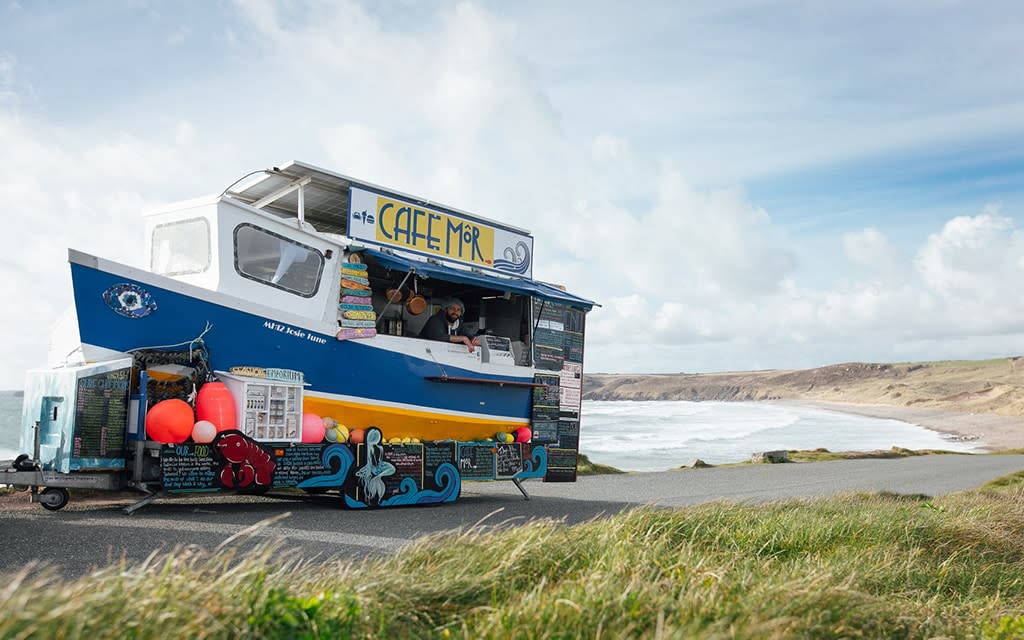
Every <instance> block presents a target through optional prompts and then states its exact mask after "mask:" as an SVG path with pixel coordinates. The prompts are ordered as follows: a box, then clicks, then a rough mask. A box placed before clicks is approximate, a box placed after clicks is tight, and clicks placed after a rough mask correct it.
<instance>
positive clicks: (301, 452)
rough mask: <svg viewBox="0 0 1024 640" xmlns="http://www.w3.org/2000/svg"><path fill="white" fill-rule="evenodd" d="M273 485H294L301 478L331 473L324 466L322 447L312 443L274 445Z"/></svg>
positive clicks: (306, 478)
mask: <svg viewBox="0 0 1024 640" xmlns="http://www.w3.org/2000/svg"><path fill="white" fill-rule="evenodd" d="M273 455H274V461H275V463H276V465H277V467H276V468H275V469H274V486H275V487H294V486H297V485H298V484H299V483H300V482H302V481H303V480H308V479H310V478H314V477H317V476H325V475H331V473H332V472H331V470H330V469H327V468H325V467H324V463H323V447H322V446H321V445H314V444H301V445H293V446H281V447H274V451H273Z"/></svg>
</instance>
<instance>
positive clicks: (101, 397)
mask: <svg viewBox="0 0 1024 640" xmlns="http://www.w3.org/2000/svg"><path fill="white" fill-rule="evenodd" d="M129 373H130V370H129V369H118V370H115V371H108V372H106V373H98V374H95V375H91V376H84V377H82V378H79V379H78V384H77V388H76V397H75V427H74V432H73V434H72V456H73V457H75V458H80V459H88V458H92V459H97V458H100V459H103V458H105V459H108V460H109V459H111V458H117V459H119V462H120V463H121V464H120V465H118V466H124V447H125V436H126V433H127V429H128V382H129ZM82 466H85V465H82Z"/></svg>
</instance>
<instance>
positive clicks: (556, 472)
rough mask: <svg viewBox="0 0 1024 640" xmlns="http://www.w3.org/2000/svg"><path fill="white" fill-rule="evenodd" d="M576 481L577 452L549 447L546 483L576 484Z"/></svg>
mask: <svg viewBox="0 0 1024 640" xmlns="http://www.w3.org/2000/svg"><path fill="white" fill-rule="evenodd" d="M575 480H576V450H575V449H560V448H558V447H548V471H547V473H546V474H545V475H544V481H545V482H574V481H575Z"/></svg>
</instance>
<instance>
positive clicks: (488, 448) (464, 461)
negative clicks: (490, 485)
mask: <svg viewBox="0 0 1024 640" xmlns="http://www.w3.org/2000/svg"><path fill="white" fill-rule="evenodd" d="M459 473H460V474H462V479H463V480H494V479H495V478H496V474H497V471H496V467H495V456H494V445H493V444H477V443H473V442H469V443H462V442H460V443H459Z"/></svg>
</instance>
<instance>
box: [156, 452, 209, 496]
mask: <svg viewBox="0 0 1024 640" xmlns="http://www.w3.org/2000/svg"><path fill="white" fill-rule="evenodd" d="M221 466H222V465H221V464H220V462H218V461H217V460H216V459H214V457H213V447H212V446H211V445H208V444H195V443H191V442H187V443H184V444H173V445H165V446H164V447H163V448H162V449H161V450H160V469H161V470H162V472H163V480H162V482H161V483H162V484H163V487H164V489H166V490H168V491H215V490H216V489H217V488H218V487H219V485H218V483H217V477H218V475H219V474H220V468H221Z"/></svg>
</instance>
